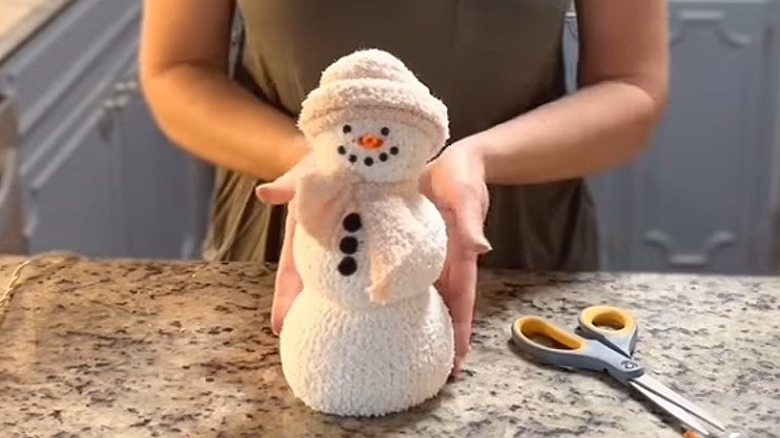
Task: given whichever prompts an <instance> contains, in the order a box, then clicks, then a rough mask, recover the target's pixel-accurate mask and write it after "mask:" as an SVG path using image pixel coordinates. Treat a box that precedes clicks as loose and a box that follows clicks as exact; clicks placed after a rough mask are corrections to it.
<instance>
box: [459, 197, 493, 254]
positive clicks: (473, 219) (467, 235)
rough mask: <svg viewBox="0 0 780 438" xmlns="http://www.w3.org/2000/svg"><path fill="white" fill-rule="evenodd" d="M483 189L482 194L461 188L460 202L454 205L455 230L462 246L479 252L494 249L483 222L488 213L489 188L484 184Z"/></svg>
mask: <svg viewBox="0 0 780 438" xmlns="http://www.w3.org/2000/svg"><path fill="white" fill-rule="evenodd" d="M481 190H482V193H481V196H476V195H475V194H474V193H470V192H469V190H468V189H464V190H461V194H460V196H459V197H458V198H459V199H458V202H457V204H456V205H455V206H454V207H455V208H454V215H455V218H454V219H455V230H456V233H457V235H458V237H459V238H460V240H461V242H462V246H463V247H464V248H465V249H467V250H470V251H474V252H476V253H478V254H483V253H486V252H488V251H491V250H492V249H493V248H492V247H491V245H490V242H488V240H487V237H485V233H484V224H483V223H484V218H485V215H486V214H487V202H488V201H487V199H488V194H487V188H486V187H485V186H484V185H482V186H481ZM482 200H484V202H483V201H482Z"/></svg>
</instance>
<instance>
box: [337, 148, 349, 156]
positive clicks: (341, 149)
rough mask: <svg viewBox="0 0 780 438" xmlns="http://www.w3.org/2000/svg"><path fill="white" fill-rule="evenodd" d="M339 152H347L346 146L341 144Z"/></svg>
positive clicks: (342, 153)
mask: <svg viewBox="0 0 780 438" xmlns="http://www.w3.org/2000/svg"><path fill="white" fill-rule="evenodd" d="M338 151H339V154H341V155H344V154H346V153H347V149H346V148H345V147H344V146H339V149H338Z"/></svg>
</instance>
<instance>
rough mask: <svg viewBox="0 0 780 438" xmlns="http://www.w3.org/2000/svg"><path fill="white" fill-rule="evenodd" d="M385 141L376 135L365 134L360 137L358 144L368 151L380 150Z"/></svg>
mask: <svg viewBox="0 0 780 438" xmlns="http://www.w3.org/2000/svg"><path fill="white" fill-rule="evenodd" d="M384 142H385V141H384V140H382V139H381V138H379V137H377V136H376V135H371V134H363V135H361V136H360V137H358V143H360V146H363V147H364V148H366V149H379V148H381V147H382V143H384Z"/></svg>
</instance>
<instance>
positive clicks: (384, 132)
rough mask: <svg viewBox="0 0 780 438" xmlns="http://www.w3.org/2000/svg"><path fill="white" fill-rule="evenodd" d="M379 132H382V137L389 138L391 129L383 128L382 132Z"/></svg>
mask: <svg viewBox="0 0 780 438" xmlns="http://www.w3.org/2000/svg"><path fill="white" fill-rule="evenodd" d="M379 132H381V133H382V135H384V136H387V135H388V134H390V128H387V127H385V128H382V130H381V131H379Z"/></svg>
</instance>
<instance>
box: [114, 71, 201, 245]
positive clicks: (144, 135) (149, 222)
mask: <svg viewBox="0 0 780 438" xmlns="http://www.w3.org/2000/svg"><path fill="white" fill-rule="evenodd" d="M132 70H135V67H133V68H132ZM114 88H115V90H116V92H117V95H116V97H115V98H114V99H115V101H116V103H117V105H118V106H119V107H120V108H121V109H120V111H119V112H118V113H117V127H118V129H119V132H118V134H119V139H120V154H121V165H120V166H121V167H120V171H121V173H122V194H121V196H122V197H123V200H124V224H125V227H126V229H125V232H126V235H127V242H128V256H130V257H142V258H197V257H199V256H200V243H201V239H202V238H203V234H204V229H205V222H206V220H207V214H208V200H209V196H210V191H209V184H208V183H209V182H210V178H209V172H208V170H209V169H208V166H206V165H205V164H203V163H201V162H200V161H199V160H197V159H196V158H195V157H192V156H191V155H189V154H188V153H186V152H185V151H184V150H183V149H181V148H179V147H178V146H176V145H174V144H172V143H171V142H170V141H169V140H168V139H167V137H166V136H165V135H164V134H163V133H162V131H161V130H160V129H159V127H158V126H157V124H156V122H155V120H154V118H153V117H152V115H151V112H150V110H149V107H148V104H147V102H146V101H145V99H144V97H143V95H142V94H141V93H139V92H138V82H137V80H136V79H135V74H134V73H130V75H129V77H128V78H127V79H125V80H123V81H121V82H119V83H117V84H116V85H115V87H114Z"/></svg>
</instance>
